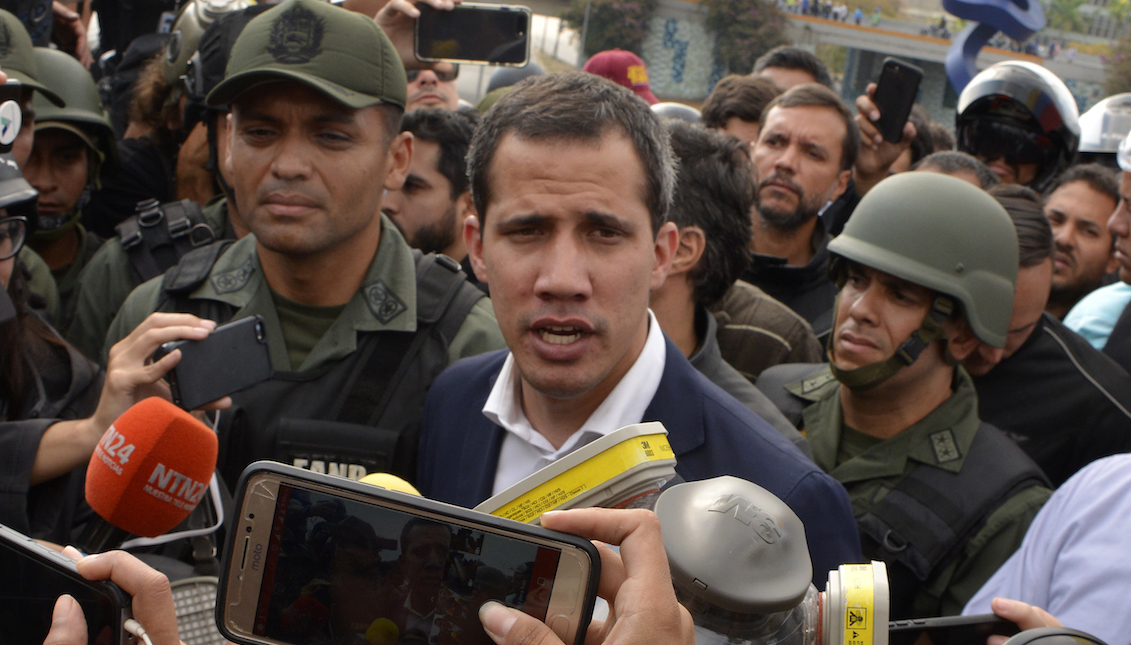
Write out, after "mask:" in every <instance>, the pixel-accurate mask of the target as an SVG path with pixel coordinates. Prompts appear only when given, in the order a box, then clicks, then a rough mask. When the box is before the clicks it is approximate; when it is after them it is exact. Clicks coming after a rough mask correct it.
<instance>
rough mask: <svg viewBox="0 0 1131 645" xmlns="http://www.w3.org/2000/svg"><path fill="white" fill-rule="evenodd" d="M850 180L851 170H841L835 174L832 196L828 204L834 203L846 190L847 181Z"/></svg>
mask: <svg viewBox="0 0 1131 645" xmlns="http://www.w3.org/2000/svg"><path fill="white" fill-rule="evenodd" d="M851 178H852V169H851V168H849V169H848V170H842V171H840V172H839V173H837V176H836V186H834V187H833V192H832V195H830V196H829V201H830V202H835V201H836V199H837V197H840V196H841V195H843V194H844V191H846V190H848V180H849V179H851Z"/></svg>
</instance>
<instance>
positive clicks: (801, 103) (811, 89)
mask: <svg viewBox="0 0 1131 645" xmlns="http://www.w3.org/2000/svg"><path fill="white" fill-rule="evenodd" d="M795 107H827V108H829V109H832V110H834V111H836V113H837V114H839V115H840V120H841V121H843V122H844V141H843V142H841V145H840V169H841V170H848V169H849V168H852V166H853V165H854V164H855V163H856V156H857V155H859V154H860V128H859V127H857V125H856V120H855V119H853V118H852V113H851V112H849V111H848V108H847V107H845V105H844V102H843V101H841V100H840V97H839V96H837V95H836V92H833V91H832V90H830V89H829V88H827V87H825V86H823V85H817V84H816V83H810V84H808V85H798V86H797V87H794V88H792V89H790V90H788V91H786V92H785V93H784V94H781V95H780V96H778V97H777V98H775V99H774V100H772V101H770V103H769V105H767V106H766V109H765V110H764V111H763V112H762V119H761V120H762V123H765V122H766V115H768V114H769V113H770V110H772V109H774V108H795Z"/></svg>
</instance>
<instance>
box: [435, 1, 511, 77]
mask: <svg viewBox="0 0 1131 645" xmlns="http://www.w3.org/2000/svg"><path fill="white" fill-rule="evenodd" d="M416 8H417V9H419V10H420V17H419V18H417V19H416V57H417V58H418V59H419V60H422V61H429V62H439V61H450V62H453V63H480V64H489V65H510V66H516V67H521V66H523V65H526V63H527V61H528V60H529V59H530V9H528V8H526V7H522V6H517V5H516V6H511V5H501V4H476V3H471V2H465V3H463V4H458V5H456V6H455V8H454V9H452V10H451V11H441V10H439V9H433V8H432V7H431V6H429V5H427V4H424V3H421V4H418V5H416Z"/></svg>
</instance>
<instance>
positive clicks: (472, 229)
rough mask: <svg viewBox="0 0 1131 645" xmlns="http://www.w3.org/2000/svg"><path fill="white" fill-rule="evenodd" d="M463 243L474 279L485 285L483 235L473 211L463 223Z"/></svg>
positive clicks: (485, 266) (477, 217)
mask: <svg viewBox="0 0 1131 645" xmlns="http://www.w3.org/2000/svg"><path fill="white" fill-rule="evenodd" d="M463 242H464V244H465V245H466V246H467V257H468V258H469V259H470V260H471V269H472V270H473V271H475V277H476V278H479V281H480V282H482V283H483V284H488V283H487V262H486V260H484V259H483V234H482V231H481V230H480V228H479V216H478V215H475V214H474V211H473V212H472V214H471V215H469V216H468V217H467V218H466V219H465V220H464V222H463Z"/></svg>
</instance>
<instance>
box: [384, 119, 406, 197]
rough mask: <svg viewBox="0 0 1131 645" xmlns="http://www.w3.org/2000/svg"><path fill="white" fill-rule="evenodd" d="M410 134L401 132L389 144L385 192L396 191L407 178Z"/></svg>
mask: <svg viewBox="0 0 1131 645" xmlns="http://www.w3.org/2000/svg"><path fill="white" fill-rule="evenodd" d="M412 141H413V139H412V133H411V132H401V133H400V134H398V135H397V136H395V137H393V140H392V141H391V142H389V152H388V158H387V159H386V162H385V163H386V164H387V165H386V168H387V170H386V171H385V182H384V186H385V190H397V189H398V188H400V187H402V186H404V180H405V179H406V178H407V177H408V169H409V167H411V166H412V147H413V146H412Z"/></svg>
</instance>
